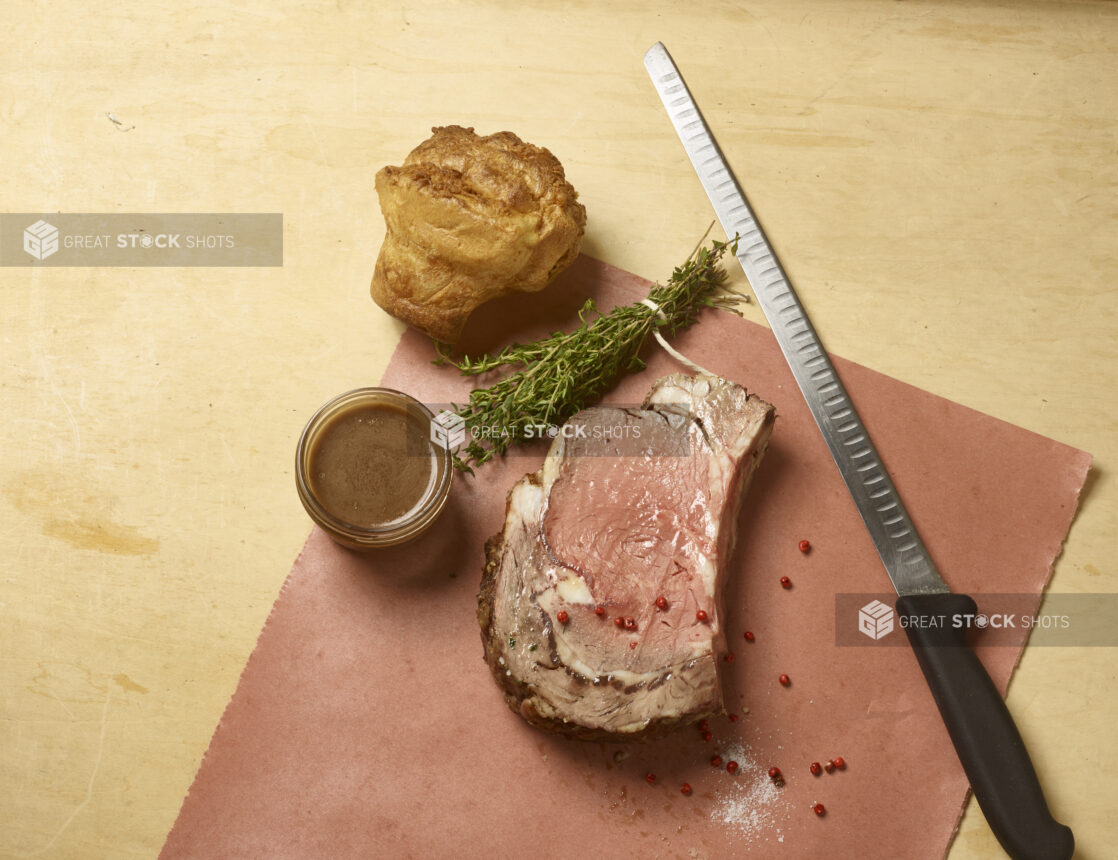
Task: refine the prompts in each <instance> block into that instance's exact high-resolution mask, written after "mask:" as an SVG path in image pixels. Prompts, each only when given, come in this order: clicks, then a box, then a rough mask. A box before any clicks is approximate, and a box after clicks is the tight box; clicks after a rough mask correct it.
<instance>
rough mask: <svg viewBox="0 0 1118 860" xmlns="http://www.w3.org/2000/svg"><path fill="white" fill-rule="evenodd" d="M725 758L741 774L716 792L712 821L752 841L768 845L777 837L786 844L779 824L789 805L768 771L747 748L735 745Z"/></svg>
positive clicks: (778, 840) (725, 753)
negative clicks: (736, 765) (759, 841)
mask: <svg viewBox="0 0 1118 860" xmlns="http://www.w3.org/2000/svg"><path fill="white" fill-rule="evenodd" d="M722 757H723V758H724V759H725V760H726V761H736V762H737V763H738V773H737V776H736V777H735V778H734V779H732V780H726V781H725V782H724V783H723V785H722V786H720V787H719V788H718V789H717V790H716V791H715V794H714V800H715V802H714V806H713V808H712V809H711V812H710V817H711V820H712V821H716V822H719V823H721V824H726V825H729V826H730V827H731V828H733V829H734V830H735V831H737V832H738V833H740V834H741V835H742V836H744V837H747V838H748V839H750V840H757V839H762V838H763V839H765V840H766V841H768V838H769V837H770V836H773V835H775V836H776V841H777V842H783V841H784V834H783V832H782V831H781V828H780V824H781V822H782V821H783V820H784V818H785V813H786V812H787V810H788V803H787V801H785V799H784V796H783V793H782V791H781V789H780V788H779V787H778V786H777V785H776V784H775V783H774V782H773V781H772V779H770V778H769V773H768V769H767V768H764V767H762V766H761V765H759V764H758V763H757V761H756V760H755V759H754V758H753V756H752V755H750V751H749V747H748V746H742V745H740V744H734V745H733V746H731V747H729V748H727V749H726V750H725V751H724V752H723V753H722Z"/></svg>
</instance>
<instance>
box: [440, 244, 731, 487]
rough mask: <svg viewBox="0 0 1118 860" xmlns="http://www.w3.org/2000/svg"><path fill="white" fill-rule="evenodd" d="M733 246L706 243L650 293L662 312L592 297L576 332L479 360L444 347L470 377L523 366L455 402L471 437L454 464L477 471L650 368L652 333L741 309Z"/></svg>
mask: <svg viewBox="0 0 1118 860" xmlns="http://www.w3.org/2000/svg"><path fill="white" fill-rule="evenodd" d="M704 238H705V237H704ZM727 250H730V251H731V253H733V252H734V251H735V250H736V242H718V241H712V242H711V244H710V247H709V248H704V247H702V242H700V243H699V247H696V249H695V251H694V252H693V253H692V254H691V256H690V257H688V258H687V262H685V263H684V264H683V265H682V266H678V267H677V268H676V269H675V271H673V272H672V276H671V278H669V279H668V283H667V284H666V285H664V286H660V285H659V284H657V285H656V286H654V287H653V288H652V289H651V290H650V291H649V293H648V297H649V299H650V300H651V301H652V302H653V303H654V304H655V305H656V306H657V307H658V308H659V309H660V310H659V312H657V311H655V310H653V309H652V308H650V307H649V306H647V305H645V304H642V303H640V302H638V303H636V304H631V305H622V306H619V307H616V308H614V309H613V310H612V311H610V312H609V313H608V314H602V313H600V312H599V311H598V309H597V307H596V306H595V305H594V301H593V299H587V301H586V304H584V305H583V306H582V309H581V310H580V311H579V313H578V316H579V319H580V320H581V323H580V325H579V326H578V328H576V329H575V330H574V331H570V332H556V333H554V334H552V335H551V336H550V337H546V338H543V339H541V340H538V341H535V342H533V343H527V344H521V343H514V344H512V345H511V346H508V347H505V349H503V350H502V351H501V352H499V353H497V354H496V355H484V356H481V357H479V358H470V357H469V356H463V357H461V358H458V359H455V358H453V357H451V356H450V355H449V354H447V352H446V350H445V348H443V347H440V348H439V357H438V358H437V359H436V360H435V364H440V365H442V364H450V365H453V366H454V367H456V368H458V370H459V371H461V372H462V374H463V375H466V376H477V375H479V374H482V373H488V372H490V371H493V370H497V369H499V368H503V367H518V368H519V369H517V370H514V371H512V372H511V373H509V374H508V375H506V376H504V377H503V378H502V379H500V380H499V381H497V382H495V383H494V384H493V385H490V386H489V387H487V388H475V389H474V390H473V391H471V392H470V400H469V403H467V404H464V405H457V404H455V405H454V407H453V408H454V412H455V413H457V414H458V415H459V416H461V417H462V419H463V420H464V421H465V424H466V430H467V436H468V438H469V439H470V442H469V444H467V445H466V446H465V447H464V448H460V449H459V450H458V451H457V452H455V454H454V465H455V466H456V467H458V468H459V469H460V470H462V471H464V472H470V473H471V474H472V473H473V468H472V466H480V465H481V464H483V463H486V462H488V461H489V460H491V459H493V457H495V456H497V455H498V454H503V453H504V452H505V451H506V450H507V449H508V448H509V446H510V445H512V444H514V443H516V442H519V441H521V440H523V439H525V438H526V436H527V434H526V432H525V431H526V430H527V428H529V427H538V426H541V425H543V426H551V425H560V424H562V423H563V422H564V421H566V420H567V419H568V418H570V417H571V416H572V415H574V414H575V413H576V412H578V411H579V410H581V409H584V408H585V407H587V406H589V405H590V404H592V403H594V402H595V401H597V400H598V399H599V398H600V397H601V396H602V395H603V394H604V393H605V392H606V391H608V390H609V389H610V387H612V386H613V384H614V383H615V382H616V381H617V379H618V378H619V377H620V376H621V375H622V374H624V373H629V372H632V371H635V370H640V369H641V368H643V367H644V361H642V360H641V357H640V352H641V349H642V348H643V347H644V345H645V342H646V341H647V340H648V337H649V335H651V334H652V333H653V331H655V330H657V329H659V330H660V331H661V332H662V333H664V334H666V335H668V336H671V335H673V334H675V333H676V332H677V331H680V330H681V329H685V328H687V327H688V326H690V325H691V324H692V323H693V322H695V320H696V318H697V317H698V315H699V311H701V310H702V309H703V308H705V307H720V308H725V309H727V310H731V311H734V312H735V313H737V311H736V309H735V305H736V304H737V303H738V302H740V301H742V300H743V299H744V298H745V297H744V296H743V295H742V294H740V293H736V292H733V291H732V290H728V289H726V287H725V283H726V270H725V269H723V268H722V265H721V260H722V255H723V254H725V252H726V251H727ZM480 428H487V429H488V428H499V431H500V432H496V433H490V434H488V435H482V434H478V433H476V432H474V431H476V430H478V429H480ZM483 441H484V443H485V444H482V443H483Z"/></svg>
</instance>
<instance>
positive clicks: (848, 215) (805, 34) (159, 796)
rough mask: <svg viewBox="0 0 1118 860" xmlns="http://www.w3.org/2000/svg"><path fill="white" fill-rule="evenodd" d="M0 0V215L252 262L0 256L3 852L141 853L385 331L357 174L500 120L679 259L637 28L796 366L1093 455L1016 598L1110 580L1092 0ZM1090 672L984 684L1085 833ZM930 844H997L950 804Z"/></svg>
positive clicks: (1104, 684)
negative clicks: (740, 231) (769, 257)
mask: <svg viewBox="0 0 1118 860" xmlns="http://www.w3.org/2000/svg"><path fill="white" fill-rule="evenodd" d="M4 5H5V12H6V13H7V14H6V15H5V22H6V26H5V33H4V36H3V50H0V82H2V85H0V128H2V130H3V133H2V135H0V147H2V153H3V159H2V161H0V163H2V164H3V167H4V169H3V170H0V201H2V203H0V207H2V209H3V211H6V212H34V211H42V212H44V213H48V212H55V211H59V212H160V211H170V212H221V211H228V212H282V213H283V216H284V243H285V248H284V261H285V262H284V266H283V267H282V268H271V269H244V270H240V269H158V268H156V269H143V268H136V269H108V268H105V269H96V268H86V269H82V268H39V269H37V268H32V267H21V268H6V269H0V307H2V310H0V320H2V321H3V329H2V338H3V341H2V342H3V347H2V349H3V362H2V365H0V392H2V400H0V402H2V404H3V409H4V420H3V422H2V424H0V427H2V428H3V430H2V434H3V435H2V443H0V444H2V445H3V458H2V461H0V516H2V519H0V541H2V545H0V550H2V552H0V558H2V566H0V703H2V707H0V857H4V858H8V857H11V858H22V857H65V858H71V857H72V858H88V857H103V858H136V857H151V856H154V855H155V854H156V853H157V852H158V850H159V847H160V846H161V844H162V842H163V839H164V837H165V835H166V833H167V831H168V830H169V828H170V826H171V824H172V822H173V820H174V818H175V815H176V814H177V812H178V809H179V804H180V802H181V800H182V798H183V795H184V794H185V792H186V790H187V788H188V787H189V785H190V782H191V780H192V778H193V776H194V773H195V770H196V768H197V766H198V764H199V761H200V759H201V756H202V753H203V752H204V750H205V748H206V745H207V743H208V742H209V738H210V735H211V733H212V732H213V730H214V727H215V726H216V724H217V721H218V719H219V717H220V715H221V712H222V710H223V708H224V707H225V704H226V702H227V701H228V699H229V696H230V695H231V693H232V691H233V689H234V687H235V685H236V682H237V678H238V675H239V673H240V671H241V668H242V667H243V665H244V662H245V660H246V658H247V656H248V654H249V652H250V650H251V649H252V646H253V644H254V642H255V640H256V637H257V635H258V633H259V631H260V628H261V625H262V624H263V621H264V619H265V617H266V615H267V613H268V610H269V608H270V607H271V604H272V602H273V600H274V599H275V597H276V594H277V593H278V589H279V587H280V585H281V583H282V582H283V579H284V577H285V575H286V574H287V571H288V569H289V567H290V565H291V563H292V561H293V559H294V558H295V555H296V553H297V552H298V550H299V548H300V546H301V545H302V543H303V541H304V539H305V537H306V535H307V533H308V531H309V529H310V523H309V521H308V519H307V518H306V516H305V514H304V512H303V510H302V508H301V507H300V505H299V502H298V499H297V497H296V494H295V490H294V485H293V477H292V470H291V463H292V459H293V452H294V445H295V440H296V438H297V435H298V433H299V431H300V430H301V428H302V425H303V423H304V422H305V421H306V419H307V417H308V416H309V415H310V414H311V413H312V412H313V410H314V409H315V408H317V406H318V405H320V404H321V403H322V402H323V401H324V400H326V399H328V398H329V397H330V396H332V395H334V394H336V393H338V392H341V391H343V390H346V389H347V388H350V387H354V386H358V385H364V384H374V383H375V382H376V381H377V380H378V379H379V377H380V374H381V372H382V370H383V368H384V366H385V364H386V363H387V360H388V356H389V355H390V353H391V351H392V349H393V346H394V344H395V342H396V340H397V338H398V336H399V334H400V332H401V331H402V327H401V325H400V324H399V323H397V322H395V321H394V320H391V319H389V318H388V317H386V316H385V315H384V314H383V313H382V312H381V311H380V310H379V309H378V308H377V307H376V306H375V305H374V304H373V303H372V302H371V301H370V299H369V297H368V281H369V277H370V275H371V273H372V268H373V263H374V260H375V258H376V254H377V250H378V248H379V246H380V241H381V238H382V237H383V231H384V227H383V221H382V219H381V216H380V212H379V208H378V204H377V199H376V194H375V192H374V189H373V176H374V174H375V172H376V170H377V169H378V168H379V167H381V166H383V165H384V164H389V163H399V161H400V160H401V159H402V158H403V156H404V155H405V154H406V153H407V151H408V150H410V149H411V148H412V147H413V146H414V145H415V144H417V143H418V142H419V141H421V140H422V139H424V138H425V137H426V136H427V135H428V133H429V129H430V127H431V126H433V125H441V124H450V123H458V124H462V125H472V126H474V127H475V128H476V129H477V130H478V131H479V132H480V133H489V132H493V131H499V130H504V129H508V130H511V131H515V132H516V133H517V134H519V135H520V136H521V137H523V138H524V139H526V140H528V141H531V142H533V143H537V144H540V145H544V146H547V147H548V148H550V149H551V150H552V151H553V152H554V153H555V154H556V155H557V156H558V157H559V158H560V159H561V160H562V162H563V164H564V165H565V167H566V170H567V175H568V178H569V179H570V180H571V182H572V183H573V184H574V185H575V187H576V188H577V189H578V190H579V192H580V195H581V199H582V201H583V202H584V203H585V205H586V207H587V210H588V212H589V224H588V232H587V237H586V242H585V245H584V250H585V251H586V252H587V253H589V254H591V255H593V256H596V257H599V258H601V259H603V260H606V261H608V262H610V263H613V264H616V265H619V266H622V267H625V268H627V269H629V270H631V271H634V272H636V273H638V274H641V275H644V276H646V277H648V278H651V279H663V278H666V277H667V275H668V274H669V273H670V271H671V269H672V267H673V266H674V265H676V264H677V263H679V262H680V261H681V260H682V259H683V257H684V256H686V254H687V253H688V252H689V251H690V250H691V248H692V247H693V245H694V244H695V242H696V241H697V240H698V238H699V236H700V235H701V234H702V233H703V231H704V230H705V229H706V226H707V224H708V223H709V222H710V221H711V219H712V212H711V209H710V206H709V203H708V202H707V200H706V198H705V196H704V194H703V191H702V189H701V187H700V186H699V183H698V181H697V179H696V178H695V177H694V175H693V173H692V171H691V168H690V165H689V164H688V162H687V161H686V159H685V156H684V154H683V151H682V149H681V147H680V145H679V143H678V141H677V140H676V138H675V136H674V134H673V133H672V130H671V126H670V124H669V123H668V120H667V119H666V117H665V115H664V113H663V111H662V109H661V107H660V103H659V101H658V99H657V97H656V95H655V93H654V91H653V90H652V87H651V85H650V84H649V82H648V80H647V78H646V76H645V72H644V68H643V65H642V62H641V59H642V56H643V54H644V52H645V50H647V48H648V47H649V46H651V45H652V44H653V43H654V42H655V41H657V40H663V41H664V42H665V43H666V44H667V46H668V48H669V49H670V50H671V51H672V53H673V55H674V56H675V58H676V60H677V62H678V63H679V64H680V66H681V68H682V70H683V72H684V74H685V75H686V77H687V80H688V82H689V84H690V85H691V88H692V90H693V91H694V92H695V94H696V96H697V98H698V99H699V101H700V104H701V105H702V107H703V108H704V111H705V112H706V114H707V118H708V120H709V121H710V123H711V124H712V126H713V127H714V129H715V131H716V134H717V135H718V137H719V140H720V142H721V144H722V147H723V149H724V150H725V151H726V153H727V155H728V157H729V159H730V161H731V163H732V164H733V166H734V168H735V170H736V172H737V174H738V176H739V178H740V180H741V181H742V183H743V185H744V186H745V188H746V190H747V192H748V193H749V194H750V197H751V200H752V202H753V204H754V206H755V208H756V210H757V211H758V213H759V215H760V217H761V220H762V221H763V223H764V224H765V226H766V229H767V230H768V231H769V233H770V235H771V236H772V238H773V242H774V245H775V246H776V248H777V251H778V253H779V254H780V256H781V258H782V260H783V262H784V264H785V268H786V269H787V271H788V272H789V274H790V276H791V278H792V280H793V282H794V283H795V284H796V285H797V288H798V290H799V292H800V295H801V297H802V299H803V301H804V304H805V305H806V307H807V308H808V311H809V312H810V313H811V315H812V317H813V319H814V321H815V323H816V326H817V327H818V328H819V329H820V331H821V333H822V336H823V337H824V339H825V341H826V343H827V345H828V347H829V348H830V349H831V350H833V351H834V352H836V353H838V354H840V355H843V356H845V357H847V358H851V359H854V360H856V361H859V362H861V363H863V364H866V365H869V366H870V367H872V368H874V369H877V370H880V371H883V372H886V373H889V374H891V375H893V376H896V377H898V378H900V379H902V380H905V381H907V382H910V383H913V384H915V385H918V386H920V387H922V388H925V389H928V390H930V391H933V392H935V393H937V394H941V395H944V396H946V397H949V398H951V399H953V400H956V401H959V402H961V403H964V404H966V405H969V406H972V407H975V408H977V409H980V410H982V411H985V412H988V413H990V414H992V415H995V416H997V417H999V418H1003V419H1006V420H1008V421H1011V422H1014V423H1016V424H1019V425H1021V426H1024V427H1027V428H1029V429H1031V430H1034V431H1036V432H1038V433H1042V434H1044V435H1047V436H1051V437H1053V438H1056V439H1059V440H1060V441H1063V442H1066V443H1068V444H1071V445H1074V446H1077V447H1080V448H1083V449H1086V450H1088V451H1091V452H1092V453H1094V454H1095V456H1096V460H1095V468H1094V470H1093V472H1092V475H1091V477H1090V478H1089V480H1088V485H1087V489H1086V491H1085V494H1084V499H1083V504H1082V507H1081V510H1080V513H1079V515H1078V518H1077V520H1076V522H1075V523H1074V525H1073V527H1072V531H1071V536H1070V539H1069V542H1068V544H1067V547H1066V549H1065V551H1064V553H1063V555H1062V557H1061V558H1060V559H1059V561H1058V563H1057V568H1056V574H1055V579H1054V580H1053V586H1052V588H1053V590H1056V591H1061V592H1112V591H1114V590H1116V586H1118V582H1116V573H1115V568H1114V563H1113V559H1114V557H1115V554H1116V553H1115V551H1116V549H1118V541H1116V535H1115V524H1116V522H1118V492H1116V490H1115V487H1114V482H1113V476H1112V474H1111V471H1112V469H1113V463H1114V461H1115V457H1116V456H1118V439H1116V432H1115V431H1116V422H1115V412H1114V401H1115V397H1116V395H1118V360H1116V359H1118V356H1116V334H1118V325H1116V323H1118V315H1116V301H1115V290H1116V282H1118V278H1116V276H1118V265H1116V262H1115V251H1116V241H1115V231H1116V223H1115V222H1116V216H1118V205H1116V196H1115V173H1116V144H1115V140H1116V139H1118V138H1116V124H1118V123H1116V116H1118V93H1116V81H1118V59H1116V54H1115V51H1116V49H1118V5H1115V4H1109V3H1103V2H1066V3H1065V2H1059V3H1058V2H1039V0H1038V2H1028V3H1019V4H999V3H992V2H991V3H987V2H975V3H962V2H864V0H833V2H805V0H759V2H750V3H743V2H698V3H693V4H679V3H670V4H669V3H651V2H640V3H637V2H618V3H608V2H568V3H566V4H562V6H563V8H562V10H560V9H559V8H558V6H559V4H554V3H545V2H539V0H516V2H496V0H494V1H493V2H473V3H467V2H457V3H445V2H442V3H435V2H430V3H416V2H406V3H401V4H393V5H389V4H373V3H365V4H360V3H351V2H344V0H338V2H337V3H335V4H303V3H291V2H289V3H266V2H260V0H249V2H246V3H243V4H237V5H236V6H235V7H229V6H228V5H227V4H224V3H205V2H192V0H187V2H185V3H182V4H162V3H147V4H123V3H119V2H108V3H101V4H79V3H75V2H66V3H58V4H41V3H32V2H25V0H16V2H12V0H9V2H7V3H5V4H4ZM110 113H111V114H112V115H113V117H115V118H116V119H117V120H118V121H119V122H114V121H113V120H112V119H110V117H109V114H110ZM735 277H736V279H737V280H744V279H743V278H742V276H741V275H740V273H739V274H736V275H735ZM748 315H749V316H750V317H751V318H753V319H755V320H758V321H761V316H760V312H759V311H758V310H757V309H756V308H752V309H750V310H749V311H748ZM944 465H945V468H950V460H949V458H945V464H944ZM1006 503H1007V504H1012V500H1011V499H1007V500H1006ZM948 576H949V572H948ZM1115 671H1116V670H1115V659H1114V652H1113V650H1108V649H1079V648H1064V649H1057V648H1048V649H1032V650H1029V651H1027V653H1026V654H1025V657H1024V660H1023V661H1022V663H1021V666H1020V668H1019V670H1018V672H1017V674H1016V676H1015V678H1014V681H1013V683H1012V685H1011V688H1010V696H1009V703H1010V706H1011V708H1012V710H1013V712H1014V714H1015V715H1016V717H1017V720H1018V725H1019V726H1020V728H1021V730H1022V733H1023V734H1024V735H1025V737H1026V740H1027V741H1028V743H1029V744H1030V745H1031V747H1032V750H1033V756H1034V761H1035V762H1036V764H1037V767H1038V770H1039V771H1040V772H1041V775H1042V779H1043V782H1044V784H1045V786H1046V788H1047V791H1048V797H1049V801H1050V803H1051V806H1052V807H1053V811H1054V812H1055V814H1056V815H1057V817H1059V818H1060V819H1061V820H1064V821H1067V822H1069V823H1070V824H1072V825H1073V827H1074V829H1075V831H1076V835H1077V838H1078V841H1079V844H1080V845H1081V847H1082V851H1081V856H1083V857H1087V858H1104V857H1108V856H1112V852H1113V845H1114V843H1115V840H1116V838H1118V833H1116V828H1115V824H1114V820H1113V816H1112V812H1113V803H1114V797H1115V796H1116V794H1118V780H1116V774H1118V764H1116V762H1118V743H1116V741H1115V733H1114V731H1113V714H1114V711H1115V706H1116V704H1118V693H1116V689H1115ZM950 856H951V857H952V858H992V857H997V856H1000V852H999V849H998V847H997V845H996V842H995V841H994V839H993V837H992V835H991V834H990V832H989V830H988V828H987V826H986V824H985V822H984V820H983V819H982V816H981V814H980V813H979V812H978V810H977V807H975V806H974V805H973V804H972V805H971V807H970V809H969V811H968V813H967V815H966V817H965V819H964V821H963V825H962V829H961V833H960V835H959V837H958V838H957V839H956V842H955V845H954V846H953V848H952V851H951V854H950Z"/></svg>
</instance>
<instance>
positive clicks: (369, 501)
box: [309, 404, 436, 528]
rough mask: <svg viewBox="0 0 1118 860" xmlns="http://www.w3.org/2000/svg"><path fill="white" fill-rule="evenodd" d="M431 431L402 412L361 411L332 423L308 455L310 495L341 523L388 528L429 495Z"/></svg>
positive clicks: (385, 406) (383, 409)
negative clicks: (312, 494)
mask: <svg viewBox="0 0 1118 860" xmlns="http://www.w3.org/2000/svg"><path fill="white" fill-rule="evenodd" d="M429 432H430V429H429V427H428V425H427V422H425V421H422V420H421V419H420V418H418V417H417V416H415V415H412V414H411V413H409V412H408V411H407V410H406V409H404V408H400V407H396V406H393V405H388V404H378V405H361V406H356V407H354V408H352V409H347V410H345V411H343V412H341V413H340V414H338V415H336V416H334V417H333V418H331V419H330V421H329V423H328V424H327V425H326V426H325V427H323V428H322V430H321V431H320V432H319V434H318V436H317V438H316V439H315V442H314V447H313V449H312V451H311V454H310V469H309V472H310V475H309V477H310V484H311V490H312V492H313V493H314V495H315V497H316V498H317V499H318V501H319V503H320V504H321V505H322V507H323V508H325V509H326V510H327V512H329V513H330V514H331V515H332V516H334V517H336V518H337V519H339V520H342V521H344V522H347V523H350V524H351V525H355V526H362V527H365V528H368V527H376V526H384V525H389V524H391V523H393V522H395V521H397V520H399V519H401V518H402V517H404V516H405V515H407V514H408V513H410V512H411V511H413V510H415V508H416V507H418V506H419V504H420V503H421V502H423V501H424V499H425V498H426V497H427V496H428V495H429V494H430V492H431V490H432V487H433V484H434V479H435V472H436V468H435V452H434V450H433V448H432V443H431V441H430V438H429V435H428V434H429Z"/></svg>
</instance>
